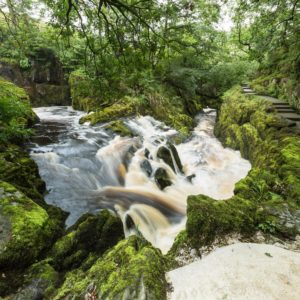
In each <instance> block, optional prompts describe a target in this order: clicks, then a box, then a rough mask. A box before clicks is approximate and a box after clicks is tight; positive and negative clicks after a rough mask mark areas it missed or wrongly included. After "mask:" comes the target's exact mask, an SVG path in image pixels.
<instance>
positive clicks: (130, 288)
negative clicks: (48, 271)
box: [55, 236, 166, 300]
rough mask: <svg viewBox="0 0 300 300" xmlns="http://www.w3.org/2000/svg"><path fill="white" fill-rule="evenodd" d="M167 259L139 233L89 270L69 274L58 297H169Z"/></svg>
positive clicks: (115, 248)
mask: <svg viewBox="0 0 300 300" xmlns="http://www.w3.org/2000/svg"><path fill="white" fill-rule="evenodd" d="M165 269H166V261H165V259H164V257H163V256H162V254H161V252H160V250H158V249H155V248H154V247H152V246H151V244H150V243H149V242H147V241H146V240H144V239H143V238H140V237H137V236H131V237H129V238H128V239H126V240H122V241H120V242H119V243H118V244H117V245H116V246H115V247H114V248H113V249H111V250H110V251H109V252H106V254H105V255H104V256H103V257H101V258H99V259H98V260H97V261H95V263H94V264H93V266H92V267H91V268H89V269H88V270H87V271H86V272H83V271H82V270H76V271H73V272H69V273H67V275H66V279H65V282H64V284H63V286H62V287H61V288H60V289H59V290H58V292H57V295H56V297H55V299H57V300H59V299H77V298H79V297H80V296H81V295H83V296H84V297H85V299H115V300H119V299H120V300H121V299H162V300H163V299H166V280H165Z"/></svg>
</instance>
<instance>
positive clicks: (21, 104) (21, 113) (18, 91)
mask: <svg viewBox="0 0 300 300" xmlns="http://www.w3.org/2000/svg"><path fill="white" fill-rule="evenodd" d="M36 120H37V116H36V115H35V113H34V112H33V111H32V109H31V107H30V103H29V98H28V96H27V94H26V93H25V91H24V90H23V89H22V88H19V87H17V86H16V85H14V84H13V83H12V82H9V81H7V80H4V79H3V78H1V77H0V142H1V143H3V144H4V143H8V142H11V141H13V142H15V143H20V142H22V141H23V140H24V139H25V138H27V137H28V136H29V135H30V133H31V132H30V131H29V130H28V129H26V128H27V126H29V125H32V124H33V123H34V122H36Z"/></svg>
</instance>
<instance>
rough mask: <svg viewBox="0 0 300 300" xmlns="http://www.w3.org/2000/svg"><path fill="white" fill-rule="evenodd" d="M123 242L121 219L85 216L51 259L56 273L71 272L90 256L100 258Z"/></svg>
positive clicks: (104, 213)
mask: <svg viewBox="0 0 300 300" xmlns="http://www.w3.org/2000/svg"><path fill="white" fill-rule="evenodd" d="M122 238H124V232H123V223H122V221H121V219H120V218H118V217H116V216H113V215H112V214H111V213H110V212H109V211H107V210H103V211H101V212H100V213H99V214H98V215H91V214H86V215H83V216H82V217H81V218H80V219H79V220H78V221H77V222H76V224H75V225H73V226H72V227H71V228H70V229H69V230H68V233H67V234H66V235H65V236H63V237H62V238H60V239H59V240H58V241H57V242H56V243H55V244H54V246H53V248H52V250H51V251H50V254H49V256H50V257H51V258H52V260H53V263H52V264H53V265H54V266H55V269H56V270H59V271H62V270H63V271H65V270H70V269H73V268H76V267H79V266H80V265H81V264H82V262H83V261H84V260H85V259H86V258H87V257H88V256H89V255H90V256H91V255H93V256H96V257H99V256H100V255H102V254H103V253H104V252H105V251H106V250H107V249H109V248H111V247H113V246H114V245H115V244H116V243H117V242H119V241H120V240H121V239H122Z"/></svg>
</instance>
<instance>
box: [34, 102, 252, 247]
mask: <svg viewBox="0 0 300 300" xmlns="http://www.w3.org/2000/svg"><path fill="white" fill-rule="evenodd" d="M35 112H36V113H37V115H38V116H39V117H40V119H41V123H40V124H39V125H37V134H36V136H35V138H33V140H32V145H31V156H32V157H33V158H34V159H35V161H36V162H37V164H38V166H39V170H40V174H41V176H42V178H43V179H44V180H45V182H46V184H47V189H48V194H47V195H46V201H47V202H48V203H50V204H54V205H57V206H59V207H61V208H62V209H64V210H66V211H68V212H70V216H69V218H68V219H67V225H71V224H73V223H74V222H75V221H76V220H77V219H78V217H79V216H80V215H81V214H83V213H84V212H93V213H95V212H97V211H99V210H101V209H103V208H109V209H112V210H114V211H116V212H117V213H118V214H119V215H120V217H121V219H122V220H123V223H124V230H125V234H126V235H127V236H128V235H131V234H133V233H141V234H142V235H143V236H144V237H145V238H146V239H147V240H149V241H150V242H151V243H152V244H153V245H155V246H156V247H159V248H160V249H161V250H162V251H163V252H164V253H165V252H166V251H168V249H169V248H170V247H171V245H172V243H173V241H174V238H175V237H176V235H177V234H178V233H179V231H181V230H182V229H183V228H184V226H185V221H186V216H185V213H186V199H187V197H188V195H197V194H205V195H208V196H211V197H213V198H215V199H220V200H221V199H227V198H229V197H231V196H232V194H233V189H234V184H235V183H236V182H237V181H239V180H240V179H241V178H243V177H245V176H246V175H247V173H248V171H249V170H250V167H251V166H250V163H249V162H248V161H246V160H244V159H242V158H241V155H240V153H239V152H238V151H234V150H231V149H226V148H223V146H222V145H221V143H220V142H219V141H218V140H217V139H216V138H215V137H214V135H213V128H214V123H215V111H214V110H206V111H205V112H204V113H201V114H199V115H198V116H197V118H196V121H197V126H196V127H195V128H194V130H193V132H192V134H191V137H190V138H189V139H188V140H187V141H186V142H184V143H182V144H179V145H176V146H175V147H176V150H177V152H178V155H179V157H180V159H181V163H182V169H183V172H181V171H180V170H179V168H178V166H177V163H176V160H175V157H174V155H173V153H172V151H170V153H171V160H172V162H173V165H174V168H172V167H171V166H170V165H168V164H167V163H166V162H165V161H164V160H162V159H161V158H159V157H158V156H157V152H158V149H159V148H160V147H162V146H164V147H166V148H167V149H169V150H170V147H169V145H170V144H169V143H170V142H171V143H172V140H173V138H174V137H176V135H177V132H176V131H175V130H174V129H172V128H169V127H167V126H166V125H165V124H163V123H162V122H159V121H157V120H155V119H154V118H152V117H150V116H143V117H135V118H128V119H124V123H125V124H126V126H128V127H129V128H130V129H131V130H132V131H133V132H134V133H135V134H136V137H134V138H129V137H120V136H116V135H114V134H112V133H110V132H108V131H106V130H105V128H104V125H103V124H102V125H96V126H90V125H89V124H83V125H79V123H78V120H79V118H80V117H81V116H82V115H83V113H82V112H78V111H74V110H73V109H71V108H70V107H47V108H37V109H35ZM159 168H162V169H163V170H165V172H166V174H167V176H168V180H169V182H170V185H169V186H167V187H165V188H164V189H163V190H161V189H160V187H159V186H158V184H157V182H156V180H155V176H154V174H155V172H156V170H158V169H159Z"/></svg>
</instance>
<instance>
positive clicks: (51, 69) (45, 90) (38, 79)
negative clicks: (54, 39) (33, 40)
mask: <svg viewBox="0 0 300 300" xmlns="http://www.w3.org/2000/svg"><path fill="white" fill-rule="evenodd" d="M0 76H2V77H4V78H5V79H8V80H10V81H13V82H14V83H15V84H16V85H18V86H20V87H23V88H24V89H25V90H26V92H27V93H28V95H29V97H30V100H31V103H32V105H33V106H50V105H70V103H71V100H70V91H69V87H68V83H67V81H66V79H65V74H64V70H63V68H62V65H61V63H60V62H59V60H58V58H57V57H56V56H55V55H54V52H53V51H52V50H51V49H44V48H41V49H38V50H36V51H35V53H34V54H33V55H32V56H31V57H30V58H29V66H28V68H27V69H21V68H20V67H19V66H18V65H17V64H11V63H7V62H3V61H2V62H0Z"/></svg>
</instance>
